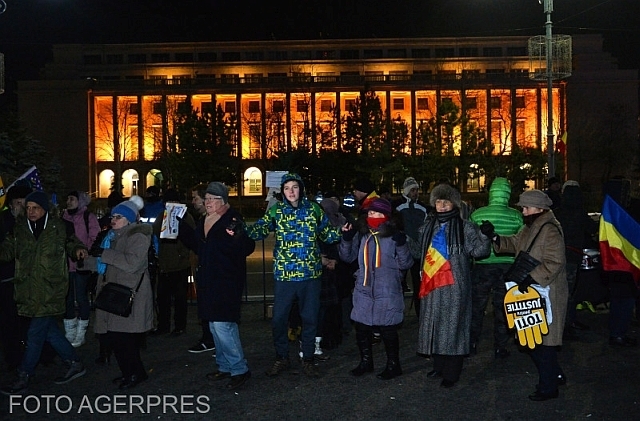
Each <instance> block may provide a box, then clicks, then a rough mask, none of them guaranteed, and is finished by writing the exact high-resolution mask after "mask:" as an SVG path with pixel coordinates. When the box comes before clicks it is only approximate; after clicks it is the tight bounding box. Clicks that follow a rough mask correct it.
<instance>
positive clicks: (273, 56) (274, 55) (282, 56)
mask: <svg viewBox="0 0 640 421" xmlns="http://www.w3.org/2000/svg"><path fill="white" fill-rule="evenodd" d="M288 56H289V55H288V54H287V51H269V53H268V54H267V57H269V60H270V61H282V60H287V57H288Z"/></svg>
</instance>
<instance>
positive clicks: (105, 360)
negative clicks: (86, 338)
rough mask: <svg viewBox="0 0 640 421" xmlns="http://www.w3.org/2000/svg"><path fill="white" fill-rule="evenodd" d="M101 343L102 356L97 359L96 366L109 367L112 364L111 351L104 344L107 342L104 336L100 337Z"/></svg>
mask: <svg viewBox="0 0 640 421" xmlns="http://www.w3.org/2000/svg"><path fill="white" fill-rule="evenodd" d="M99 341H100V356H99V357H98V358H96V364H98V365H109V363H110V362H111V349H109V347H108V346H107V345H106V344H105V343H104V342H105V340H104V338H103V337H102V336H100V337H99Z"/></svg>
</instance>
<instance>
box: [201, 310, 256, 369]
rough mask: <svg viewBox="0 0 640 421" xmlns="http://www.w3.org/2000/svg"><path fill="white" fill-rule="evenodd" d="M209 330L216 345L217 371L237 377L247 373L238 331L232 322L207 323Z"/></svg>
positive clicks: (236, 325) (247, 367)
mask: <svg viewBox="0 0 640 421" xmlns="http://www.w3.org/2000/svg"><path fill="white" fill-rule="evenodd" d="M209 329H211V334H212V335H213V340H214V341H215V343H216V363H218V370H220V371H221V372H224V373H231V375H232V376H238V375H240V374H244V373H246V372H247V371H249V366H248V365H247V360H246V359H245V358H244V352H243V351H242V343H240V331H239V329H238V324H237V323H234V322H209Z"/></svg>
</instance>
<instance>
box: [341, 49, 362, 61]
mask: <svg viewBox="0 0 640 421" xmlns="http://www.w3.org/2000/svg"><path fill="white" fill-rule="evenodd" d="M359 58H360V51H359V50H340V59H341V60H358V59H359Z"/></svg>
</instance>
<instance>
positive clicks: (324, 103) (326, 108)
mask: <svg viewBox="0 0 640 421" xmlns="http://www.w3.org/2000/svg"><path fill="white" fill-rule="evenodd" d="M320 111H321V112H323V113H330V112H331V100H330V99H322V100H320Z"/></svg>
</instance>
